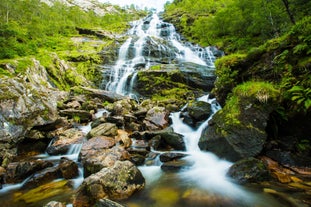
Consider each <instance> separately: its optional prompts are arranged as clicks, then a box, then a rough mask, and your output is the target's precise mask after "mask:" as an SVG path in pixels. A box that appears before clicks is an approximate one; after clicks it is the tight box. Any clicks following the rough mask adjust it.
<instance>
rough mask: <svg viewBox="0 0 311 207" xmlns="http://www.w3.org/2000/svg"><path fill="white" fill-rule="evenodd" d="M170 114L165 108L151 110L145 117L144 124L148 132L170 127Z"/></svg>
mask: <svg viewBox="0 0 311 207" xmlns="http://www.w3.org/2000/svg"><path fill="white" fill-rule="evenodd" d="M168 118H169V112H168V111H167V110H166V109H165V108H164V107H153V108H151V109H150V110H149V111H148V112H147V114H146V117H145V120H144V124H145V125H146V128H147V129H148V130H161V129H164V128H166V127H167V126H168V125H169V122H168Z"/></svg>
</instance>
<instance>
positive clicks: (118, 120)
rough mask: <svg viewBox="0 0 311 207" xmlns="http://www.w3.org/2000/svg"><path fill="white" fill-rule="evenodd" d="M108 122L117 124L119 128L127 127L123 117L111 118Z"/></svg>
mask: <svg viewBox="0 0 311 207" xmlns="http://www.w3.org/2000/svg"><path fill="white" fill-rule="evenodd" d="M106 120H107V122H110V123H113V124H116V125H117V126H118V127H123V126H124V125H125V122H124V117H123V116H109V117H107V119H106Z"/></svg>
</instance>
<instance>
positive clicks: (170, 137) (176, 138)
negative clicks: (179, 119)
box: [144, 127, 186, 150]
mask: <svg viewBox="0 0 311 207" xmlns="http://www.w3.org/2000/svg"><path fill="white" fill-rule="evenodd" d="M155 136H160V137H161V143H160V145H159V146H167V145H169V146H170V147H172V148H174V149H175V150H185V149H186V146H185V142H184V139H183V136H182V135H180V134H178V133H175V132H174V131H173V129H172V128H171V127H167V128H166V129H164V130H160V131H154V132H153V131H148V132H146V133H145V134H144V137H145V138H146V139H151V138H153V137H155ZM157 139H158V138H157Z"/></svg>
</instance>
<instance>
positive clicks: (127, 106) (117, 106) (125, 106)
mask: <svg viewBox="0 0 311 207" xmlns="http://www.w3.org/2000/svg"><path fill="white" fill-rule="evenodd" d="M136 107H137V104H136V103H135V101H133V100H131V99H129V98H127V99H122V100H119V101H116V102H114V103H113V106H112V110H111V115H112V116H124V115H127V114H131V113H132V111H134V109H135V108H136Z"/></svg>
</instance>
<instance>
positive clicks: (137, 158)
mask: <svg viewBox="0 0 311 207" xmlns="http://www.w3.org/2000/svg"><path fill="white" fill-rule="evenodd" d="M130 161H131V162H133V163H134V164H135V165H136V166H140V165H143V164H144V163H145V156H143V155H140V154H134V155H131V157H130Z"/></svg>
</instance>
